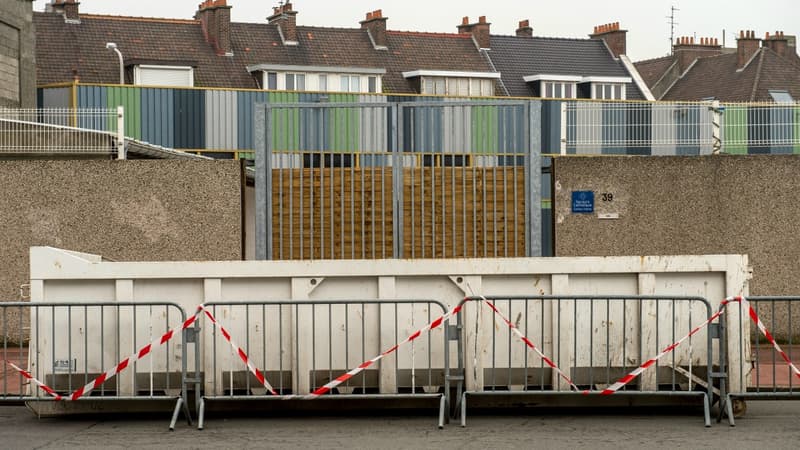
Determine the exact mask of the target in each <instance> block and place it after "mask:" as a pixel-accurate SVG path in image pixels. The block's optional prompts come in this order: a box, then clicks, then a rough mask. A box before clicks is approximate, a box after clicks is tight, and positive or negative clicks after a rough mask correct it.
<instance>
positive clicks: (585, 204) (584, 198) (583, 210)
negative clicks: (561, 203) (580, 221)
mask: <svg viewBox="0 0 800 450" xmlns="http://www.w3.org/2000/svg"><path fill="white" fill-rule="evenodd" d="M572 213H573V214H592V213H594V192H592V191H572Z"/></svg>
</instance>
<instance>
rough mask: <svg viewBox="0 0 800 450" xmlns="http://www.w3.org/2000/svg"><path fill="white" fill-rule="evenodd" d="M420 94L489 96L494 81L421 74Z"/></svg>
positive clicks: (492, 91) (491, 92) (492, 93)
mask: <svg viewBox="0 0 800 450" xmlns="http://www.w3.org/2000/svg"><path fill="white" fill-rule="evenodd" d="M420 94H423V95H438V96H453V97H491V96H493V95H494V83H492V80H491V79H485V78H464V77H442V76H423V77H421V81H420Z"/></svg>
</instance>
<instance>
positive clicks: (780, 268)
mask: <svg viewBox="0 0 800 450" xmlns="http://www.w3.org/2000/svg"><path fill="white" fill-rule="evenodd" d="M553 171H554V175H553V179H554V184H555V186H554V190H553V192H554V194H553V196H554V208H555V210H554V214H553V216H554V220H555V254H556V255H557V256H579V255H580V256H588V255H592V256H612V255H682V254H687V255H702V254H723V253H725V254H727V253H735V254H747V255H749V256H750V264H751V266H752V269H753V274H752V277H753V278H752V280H751V282H750V294H751V295H800V284H798V282H797V280H798V274H800V176H798V174H799V173H800V155H764V156H757V155H749V156H730V155H721V156H707V157H697V156H692V157H667V156H665V157H602V158H592V157H565V158H556V159H555V160H554V163H553ZM573 191H593V192H594V199H595V204H594V206H595V211H594V213H592V214H585V213H572V203H571V202H572V192H573ZM617 216H618V218H616V217H617ZM709 300H710V299H709ZM764 313H765V314H766V313H767V312H766V311H765V312H764ZM792 316H793V317H792V322H791V323H793V324H794V325H793V328H794V329H795V330H794V332H795V333H800V303H798V304H796V305H795V306H794V308H793V310H792ZM786 317H787V311H786V309H785V308H780V309H779V310H776V312H775V318H776V320H778V319H781V320H779V322H778V323H776V324H775V326H777V327H786V326H788V321H786V320H784V319H785V318H786ZM764 318H765V320H767V321H768V322H769V321H771V320H772V317H771V315H769V316H767V317H764Z"/></svg>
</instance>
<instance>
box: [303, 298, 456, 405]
mask: <svg viewBox="0 0 800 450" xmlns="http://www.w3.org/2000/svg"><path fill="white" fill-rule="evenodd" d="M463 305H464V302H463V301H462V302H460V303H459V304H458V305H457V306H456V307H455V308H453V309H451V310H450V311H448V312H446V313H444V314H443V315H442V316H440V317H439V318H437V319H435V320H434V321H433V322H431V323H429V324H427V325H425V326H424V327H423V328H421V329H419V330H417V331H415V332H414V333H412V334H411V335H410V336H409V337H407V338H406V339H405V340H404V341H402V342H399V343H397V344H395V345H394V347H392V348H390V349H388V350H386V351H384V352H383V353H381V354H380V355H378V356H376V357H374V358H372V359H369V360H367V361H364V362H363V363H361V364H360V365H359V366H358V367H356V368H354V369H353V370H351V371H349V372H347V373H345V374H342V375H340V376H338V377H337V378H335V379H333V380H331V381H330V382H329V383H327V384H326V385H324V386H322V387H320V388H317V389H316V390H315V391H314V392H312V393H310V394H308V395H304V396H301V398H303V399H307V400H312V399H315V398H317V397H319V396H321V395H325V394H326V393H328V392H330V390H331V389H334V388H335V387H336V386H339V385H340V384H342V383H344V382H345V381H347V380H349V379H350V378H353V377H354V376H356V375H357V374H359V373H360V372H361V371H363V370H364V369H366V368H367V367H369V366H371V365H373V364H375V363H376V362H378V361H380V360H381V359H383V358H384V357H386V356H388V355H390V354H392V353H394V352H395V351H397V349H398V348H400V347H402V346H403V345H404V344H407V343H409V342H412V341H413V340H414V339H416V338H418V337H420V335H421V334H422V333H425V332H427V331H431V330H433V329H435V328H437V327H439V326H441V325H442V324H443V323H444V321H445V320H447V319H449V318H450V317H453V316H455V315H456V314H458V312H459V311H461V308H462V306H463Z"/></svg>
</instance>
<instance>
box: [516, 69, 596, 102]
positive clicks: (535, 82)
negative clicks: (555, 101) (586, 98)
mask: <svg viewBox="0 0 800 450" xmlns="http://www.w3.org/2000/svg"><path fill="white" fill-rule="evenodd" d="M523 79H524V80H525V82H526V83H530V85H531V87H532V88H533V95H534V97H542V98H577V97H578V82H580V81H581V80H582V79H583V77H580V76H574V75H545V74H542V75H532V76H528V77H524V78H523Z"/></svg>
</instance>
